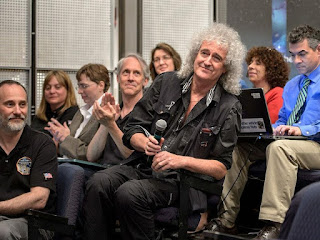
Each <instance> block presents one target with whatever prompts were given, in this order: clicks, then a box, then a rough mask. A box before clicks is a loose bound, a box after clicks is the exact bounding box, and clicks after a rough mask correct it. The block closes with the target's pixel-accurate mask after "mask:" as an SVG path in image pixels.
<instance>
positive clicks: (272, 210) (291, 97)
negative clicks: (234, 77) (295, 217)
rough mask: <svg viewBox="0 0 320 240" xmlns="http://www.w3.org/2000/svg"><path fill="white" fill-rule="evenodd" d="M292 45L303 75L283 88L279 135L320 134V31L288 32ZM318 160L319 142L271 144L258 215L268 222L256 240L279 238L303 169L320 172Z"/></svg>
mask: <svg viewBox="0 0 320 240" xmlns="http://www.w3.org/2000/svg"><path fill="white" fill-rule="evenodd" d="M288 41H289V52H290V54H291V57H292V61H293V63H294V65H295V66H296V68H297V70H298V72H299V73H300V75H298V76H296V77H294V78H293V79H291V80H290V81H289V82H288V83H287V84H286V86H285V88H284V90H283V106H282V108H281V110H280V112H279V119H278V121H277V122H276V123H275V124H274V126H273V127H274V128H275V129H274V132H275V134H276V135H285V134H287V135H304V136H308V137H309V136H310V137H311V136H312V135H316V134H317V133H319V132H320V66H319V65H320V31H319V30H317V29H315V28H312V27H310V26H308V25H302V26H299V27H297V28H295V29H293V30H292V31H291V32H290V33H289V36H288ZM310 139H312V137H311V138H310ZM319 156H320V144H319V143H318V142H315V141H312V140H278V141H274V142H272V143H271V144H269V145H268V147H267V150H266V159H267V171H266V178H265V183H264V189H263V195H262V202H261V206H260V215H259V219H261V220H265V221H266V223H267V224H266V226H265V227H264V228H263V229H262V230H261V231H260V232H259V234H258V236H257V237H256V239H270V238H277V237H278V235H279V229H280V226H281V223H282V222H283V221H284V217H285V214H286V212H287V210H288V208H289V205H290V203H291V198H292V196H293V194H294V190H295V185H296V179H297V172H298V169H299V168H301V169H320V157H319Z"/></svg>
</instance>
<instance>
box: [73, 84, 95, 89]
mask: <svg viewBox="0 0 320 240" xmlns="http://www.w3.org/2000/svg"><path fill="white" fill-rule="evenodd" d="M93 84H94V83H92V84H85V83H78V84H77V86H76V90H79V89H82V90H86V89H87V88H88V87H90V86H92V85H93Z"/></svg>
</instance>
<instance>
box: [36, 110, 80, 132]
mask: <svg viewBox="0 0 320 240" xmlns="http://www.w3.org/2000/svg"><path fill="white" fill-rule="evenodd" d="M62 108H63V106H61V107H60V108H58V109H57V110H55V111H51V108H50V106H49V105H48V106H47V110H46V117H47V119H48V120H49V121H50V119H51V118H55V119H57V120H58V121H59V122H60V123H61V124H63V123H64V122H67V124H68V126H69V125H70V122H71V120H72V118H73V116H74V114H75V113H76V112H77V111H78V109H79V107H78V106H71V107H69V108H68V109H66V110H65V111H64V112H63V113H62V114H60V115H59V114H58V113H59V111H60V110H61V109H62ZM47 126H48V121H44V120H41V119H39V118H38V117H37V116H34V117H33V119H32V122H31V128H33V129H35V130H38V131H40V132H44V133H46V134H48V135H49V136H51V134H50V133H49V132H48V131H47V130H44V127H47Z"/></svg>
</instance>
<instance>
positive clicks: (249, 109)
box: [239, 88, 307, 140]
mask: <svg viewBox="0 0 320 240" xmlns="http://www.w3.org/2000/svg"><path fill="white" fill-rule="evenodd" d="M239 100H240V103H241V105H242V120H241V131H240V134H239V137H240V138H248V137H249V138H257V137H259V138H262V139H272V140H275V139H296V140H298V139H301V140H306V139H307V137H306V136H289V135H285V136H274V135H273V128H272V125H271V121H270V116H269V112H268V107H267V103H266V100H265V97H264V93H263V89H262V88H247V89H243V90H242V92H241V94H240V96H239Z"/></svg>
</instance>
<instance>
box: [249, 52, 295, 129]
mask: <svg viewBox="0 0 320 240" xmlns="http://www.w3.org/2000/svg"><path fill="white" fill-rule="evenodd" d="M246 63H247V64H248V72H247V75H248V78H249V80H250V82H251V83H252V84H253V87H255V88H263V92H264V94H265V98H266V102H267V106H268V111H269V115H270V119H271V123H272V124H273V123H275V122H276V121H277V120H278V113H279V110H280V108H281V107H282V103H283V100H282V92H283V87H284V85H285V84H286V82H287V81H288V78H289V67H288V64H287V63H286V62H285V60H284V58H283V56H282V55H281V53H280V52H278V51H277V50H275V49H274V48H268V47H253V48H251V49H250V50H249V51H248V53H247V56H246Z"/></svg>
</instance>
